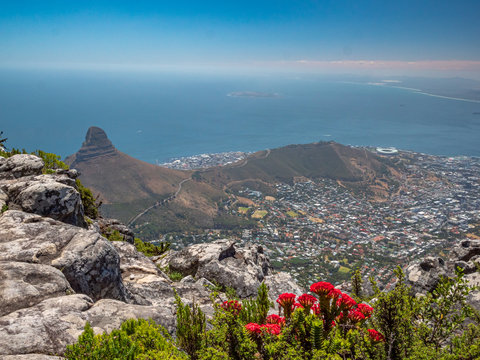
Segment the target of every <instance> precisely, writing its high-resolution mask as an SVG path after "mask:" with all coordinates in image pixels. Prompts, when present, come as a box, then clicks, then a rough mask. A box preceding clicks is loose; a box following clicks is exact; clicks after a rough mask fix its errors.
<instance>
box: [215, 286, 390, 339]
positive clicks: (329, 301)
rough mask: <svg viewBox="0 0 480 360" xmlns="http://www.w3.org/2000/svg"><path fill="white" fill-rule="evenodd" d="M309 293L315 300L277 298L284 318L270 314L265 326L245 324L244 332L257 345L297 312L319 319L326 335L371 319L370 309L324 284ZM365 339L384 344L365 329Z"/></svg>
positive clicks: (234, 305) (228, 305)
mask: <svg viewBox="0 0 480 360" xmlns="http://www.w3.org/2000/svg"><path fill="white" fill-rule="evenodd" d="M310 291H311V292H312V293H314V294H315V295H316V297H315V296H313V295H310V294H303V295H300V296H298V297H297V296H296V295H295V294H292V293H284V294H281V295H280V296H279V297H278V299H277V303H278V304H279V307H280V310H281V311H283V314H284V315H285V317H281V316H279V315H276V314H272V315H269V316H267V318H266V324H257V323H249V324H247V325H245V328H246V330H247V331H248V332H249V333H250V335H251V336H253V337H255V338H256V339H257V341H260V337H261V336H262V335H265V334H272V335H279V334H280V333H281V331H282V328H284V326H285V325H286V324H288V323H289V321H290V318H291V316H292V314H293V313H294V311H295V309H297V308H301V309H302V311H304V312H305V314H306V315H309V314H311V315H313V316H315V317H318V318H319V319H321V320H322V322H323V328H324V331H325V333H326V334H328V333H329V332H330V331H331V330H332V329H333V328H334V327H336V326H339V327H340V328H341V329H342V331H343V332H344V333H346V331H347V329H349V328H360V327H361V326H363V325H364V323H365V322H366V321H367V319H368V318H370V317H371V316H372V315H373V308H372V307H371V306H369V305H367V304H357V302H356V301H355V300H354V299H352V298H351V297H350V296H349V295H348V294H345V293H343V292H342V291H341V290H339V289H336V288H335V287H334V286H333V285H332V284H330V283H328V282H317V283H315V284H312V285H311V286H310ZM222 307H223V308H224V309H225V310H226V311H229V312H231V313H233V314H236V315H237V314H238V313H239V312H240V311H241V309H242V307H241V305H240V304H239V303H238V302H237V301H234V300H231V301H225V302H224V303H223V304H222ZM368 335H369V337H370V338H371V339H372V341H374V342H376V343H378V342H381V341H384V337H383V335H382V334H380V333H379V332H378V331H376V330H374V329H369V330H368Z"/></svg>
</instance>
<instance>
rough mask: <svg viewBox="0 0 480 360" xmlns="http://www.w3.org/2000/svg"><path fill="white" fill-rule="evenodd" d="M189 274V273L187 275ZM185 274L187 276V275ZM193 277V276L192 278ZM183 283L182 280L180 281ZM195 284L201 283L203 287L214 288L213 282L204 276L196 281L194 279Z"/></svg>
mask: <svg viewBox="0 0 480 360" xmlns="http://www.w3.org/2000/svg"><path fill="white" fill-rule="evenodd" d="M189 276H190V275H189ZM189 276H187V278H188V277H189ZM192 279H193V278H192ZM180 282H182V283H183V281H180ZM185 282H187V281H185ZM195 284H197V285H201V286H203V287H207V288H210V289H213V288H215V285H213V283H212V282H211V281H208V280H207V279H205V278H204V277H201V278H200V279H198V280H197V281H195Z"/></svg>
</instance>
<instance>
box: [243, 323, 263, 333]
mask: <svg viewBox="0 0 480 360" xmlns="http://www.w3.org/2000/svg"><path fill="white" fill-rule="evenodd" d="M245 328H246V329H247V330H248V332H249V333H250V334H251V335H254V334H256V335H261V334H262V326H261V325H258V324H257V323H249V324H247V325H245Z"/></svg>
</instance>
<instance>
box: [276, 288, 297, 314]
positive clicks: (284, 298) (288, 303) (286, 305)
mask: <svg viewBox="0 0 480 360" xmlns="http://www.w3.org/2000/svg"><path fill="white" fill-rule="evenodd" d="M296 297H297V295H295V294H292V293H284V294H281V295H280V296H279V297H278V299H277V303H278V305H280V306H281V307H282V309H283V313H284V314H285V317H286V318H287V319H288V318H290V315H291V314H292V313H293V311H294V310H295V299H296Z"/></svg>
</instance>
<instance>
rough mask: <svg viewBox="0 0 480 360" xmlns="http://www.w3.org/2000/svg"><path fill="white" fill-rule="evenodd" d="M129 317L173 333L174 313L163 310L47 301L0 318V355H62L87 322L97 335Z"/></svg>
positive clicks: (84, 299) (72, 299)
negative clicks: (164, 328)
mask: <svg viewBox="0 0 480 360" xmlns="http://www.w3.org/2000/svg"><path fill="white" fill-rule="evenodd" d="M131 318H152V319H153V320H155V321H156V322H157V323H159V324H161V325H163V326H165V327H166V328H167V329H169V330H170V331H172V329H173V327H174V317H173V314H172V313H171V312H170V311H169V310H166V309H165V308H163V307H152V306H140V305H131V304H125V303H123V302H120V301H117V300H100V301H98V302H97V303H95V304H94V303H93V301H92V299H90V298H89V297H88V296H86V295H81V294H78V295H70V296H62V297H56V298H50V299H47V300H44V301H42V302H40V303H39V304H37V305H35V306H32V307H29V308H24V309H21V310H17V311H15V312H12V313H10V314H8V315H5V316H2V317H0V339H1V340H0V354H3V355H12V354H29V353H33V354H63V352H64V351H65V347H66V345H67V344H72V343H74V342H75V341H76V340H77V338H78V336H79V335H80V334H81V333H82V331H83V327H84V326H85V323H86V322H87V321H89V322H90V324H91V326H92V327H93V329H94V331H95V332H96V333H102V332H105V331H107V332H109V331H112V330H113V329H115V328H118V327H119V326H120V324H121V323H122V322H123V321H125V320H127V319H131Z"/></svg>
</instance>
